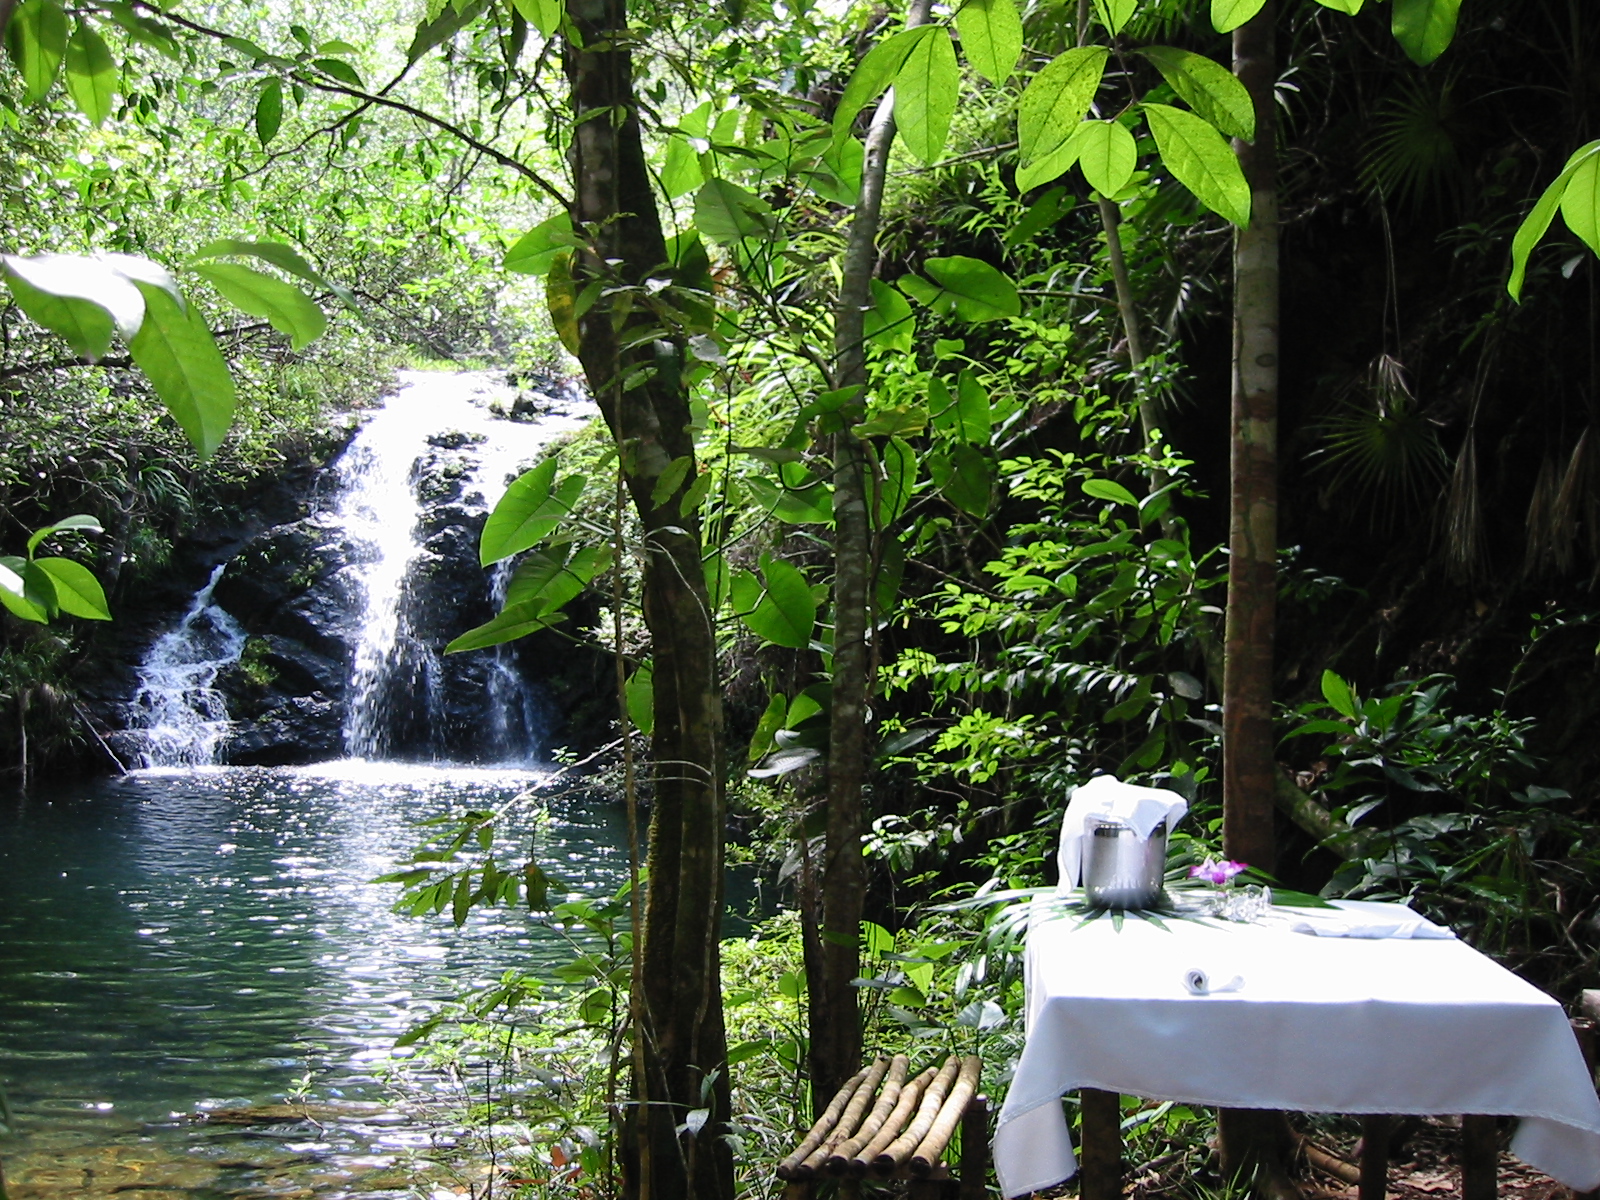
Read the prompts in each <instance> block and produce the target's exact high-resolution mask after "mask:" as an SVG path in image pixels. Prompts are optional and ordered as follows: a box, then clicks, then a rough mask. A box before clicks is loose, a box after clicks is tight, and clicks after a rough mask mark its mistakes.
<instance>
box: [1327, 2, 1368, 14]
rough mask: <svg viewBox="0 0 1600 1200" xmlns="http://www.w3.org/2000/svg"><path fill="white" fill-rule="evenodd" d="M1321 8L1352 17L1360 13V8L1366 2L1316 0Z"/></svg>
mask: <svg viewBox="0 0 1600 1200" xmlns="http://www.w3.org/2000/svg"><path fill="white" fill-rule="evenodd" d="M1317 3H1318V4H1320V5H1322V7H1323V8H1331V9H1333V11H1334V12H1341V13H1343V14H1344V15H1345V16H1347V17H1353V16H1356V15H1358V14H1359V13H1360V12H1361V7H1362V5H1363V4H1365V3H1366V0H1317Z"/></svg>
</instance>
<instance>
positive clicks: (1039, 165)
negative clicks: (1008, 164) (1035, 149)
mask: <svg viewBox="0 0 1600 1200" xmlns="http://www.w3.org/2000/svg"><path fill="white" fill-rule="evenodd" d="M1079 129H1080V130H1081V129H1082V125H1080V126H1079ZM1077 161H1078V141H1077V138H1076V137H1070V138H1068V139H1067V140H1066V141H1065V142H1063V143H1061V145H1059V146H1057V147H1056V148H1055V149H1054V150H1052V151H1051V152H1050V153H1049V154H1047V155H1045V156H1044V157H1043V158H1041V159H1038V160H1037V161H1035V162H1031V163H1028V164H1027V165H1026V166H1022V167H1018V168H1017V175H1016V185H1017V191H1019V192H1028V191H1032V190H1033V189H1034V188H1036V187H1038V186H1039V185H1040V184H1041V183H1049V182H1050V181H1051V180H1052V179H1059V178H1060V177H1061V176H1062V175H1064V174H1066V173H1067V172H1068V171H1070V170H1071V169H1072V164H1073V163H1075V162H1077Z"/></svg>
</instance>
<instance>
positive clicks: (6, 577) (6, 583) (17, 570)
mask: <svg viewBox="0 0 1600 1200" xmlns="http://www.w3.org/2000/svg"><path fill="white" fill-rule="evenodd" d="M27 569H28V563H27V560H26V559H23V558H18V557H16V556H15V555H6V556H5V557H3V558H0V604H3V605H4V606H5V607H6V609H7V610H8V611H9V612H10V613H11V614H12V615H13V616H16V617H20V618H22V620H24V621H32V622H34V623H35V624H37V625H43V624H45V623H46V622H48V621H49V620H50V617H49V614H48V613H46V612H45V610H44V609H43V608H41V607H40V606H39V605H37V604H35V603H34V602H33V601H32V600H30V599H29V598H28V587H27V583H26V581H25V580H24V579H23V577H22V573H23V572H24V571H26V570H27Z"/></svg>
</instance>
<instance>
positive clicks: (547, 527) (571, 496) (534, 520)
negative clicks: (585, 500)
mask: <svg viewBox="0 0 1600 1200" xmlns="http://www.w3.org/2000/svg"><path fill="white" fill-rule="evenodd" d="M557 465H558V463H557V461H556V460H555V459H554V458H547V459H545V460H544V461H543V462H542V463H540V464H539V465H538V466H537V467H534V468H533V469H532V470H530V471H524V472H523V473H522V474H521V475H518V476H517V477H516V478H515V479H514V480H512V481H511V486H510V487H508V488H507V489H506V494H505V495H504V496H501V497H500V500H499V503H497V504H496V505H495V506H494V511H493V512H491V513H490V514H489V519H488V520H486V521H485V522H484V523H483V533H482V534H480V535H479V537H478V561H479V563H481V564H482V565H483V566H486V567H488V566H492V565H493V564H495V563H497V562H500V561H501V560H502V559H507V558H510V557H511V556H512V555H513V554H521V553H522V552H523V551H524V550H527V549H530V548H532V547H533V546H536V545H538V544H539V543H540V542H542V541H544V539H545V538H547V537H549V536H550V534H551V533H552V532H553V531H554V530H555V527H556V526H557V525H559V524H560V523H561V522H562V521H563V520H564V519H565V518H566V516H567V515H568V514H569V513H570V512H571V511H572V506H573V504H575V503H576V502H577V499H578V497H579V496H580V495H581V494H582V493H583V484H584V478H583V476H582V475H568V476H567V477H566V478H565V479H563V480H562V481H561V483H560V485H559V486H557V487H555V488H552V487H551V484H552V483H553V482H554V481H555V477H556V467H557Z"/></svg>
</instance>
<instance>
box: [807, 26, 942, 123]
mask: <svg viewBox="0 0 1600 1200" xmlns="http://www.w3.org/2000/svg"><path fill="white" fill-rule="evenodd" d="M933 37H942V38H945V39H946V40H947V41H948V40H949V35H948V34H947V33H945V31H944V30H943V29H940V28H939V27H938V26H937V25H919V26H918V27H917V28H915V29H902V30H901V31H900V32H899V33H897V34H894V35H893V36H891V37H886V38H884V39H883V41H881V42H879V43H878V44H877V45H876V46H874V47H873V48H872V49H871V50H868V51H867V53H866V56H865V57H864V58H862V60H861V61H860V62H859V63H858V64H856V69H855V70H854V71H853V72H852V73H851V75H850V82H849V83H847V84H845V88H844V95H843V96H841V97H839V107H838V108H836V109H834V110H833V140H834V141H835V142H836V143H837V142H842V141H844V139H845V138H847V137H849V136H850V127H851V125H853V124H854V123H855V119H856V114H857V113H859V112H860V111H861V110H862V109H863V108H865V107H866V106H867V105H868V104H870V103H872V101H874V100H876V99H877V98H878V96H879V95H881V94H882V92H883V90H884V89H885V88H887V87H888V86H889V85H890V84H891V83H893V82H894V77H895V76H896V75H898V74H900V68H901V67H903V66H904V65H905V62H906V59H907V57H909V55H910V54H911V52H912V51H913V50H915V49H916V48H917V45H918V43H920V42H923V41H926V40H927V39H929V38H933Z"/></svg>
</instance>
